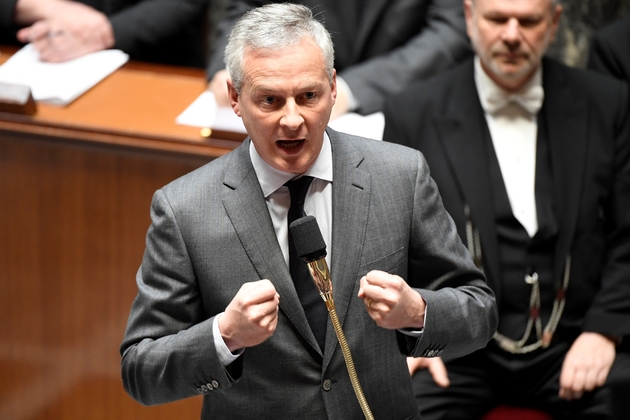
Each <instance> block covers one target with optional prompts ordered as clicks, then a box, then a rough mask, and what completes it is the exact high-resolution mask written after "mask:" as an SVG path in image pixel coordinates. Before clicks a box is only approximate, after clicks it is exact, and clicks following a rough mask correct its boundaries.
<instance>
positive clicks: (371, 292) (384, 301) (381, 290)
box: [359, 270, 426, 329]
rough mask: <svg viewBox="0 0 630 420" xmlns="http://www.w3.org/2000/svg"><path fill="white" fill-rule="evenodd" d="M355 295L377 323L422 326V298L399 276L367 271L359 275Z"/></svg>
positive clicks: (395, 326)
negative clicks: (360, 276) (359, 285)
mask: <svg viewBox="0 0 630 420" xmlns="http://www.w3.org/2000/svg"><path fill="white" fill-rule="evenodd" d="M359 298H361V299H363V303H365V307H366V309H367V312H368V314H369V315H370V317H371V318H372V319H373V320H374V321H376V324H377V325H378V326H379V327H382V328H388V329H401V328H417V329H420V328H422V327H424V311H425V308H426V304H425V302H424V299H423V298H422V296H420V293H418V292H417V291H415V290H414V289H412V288H411V287H410V286H409V285H408V284H407V282H406V281H404V280H403V279H402V278H401V277H400V276H396V275H393V274H389V273H386V272H384V271H379V270H372V271H370V272H369V273H367V275H365V276H363V278H361V287H360V289H359Z"/></svg>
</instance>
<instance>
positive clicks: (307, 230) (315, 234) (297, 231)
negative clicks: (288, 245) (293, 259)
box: [289, 216, 326, 263]
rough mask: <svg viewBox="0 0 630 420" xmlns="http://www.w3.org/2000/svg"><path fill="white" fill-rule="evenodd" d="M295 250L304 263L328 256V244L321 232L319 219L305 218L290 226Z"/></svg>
mask: <svg viewBox="0 0 630 420" xmlns="http://www.w3.org/2000/svg"><path fill="white" fill-rule="evenodd" d="M289 229H291V236H293V243H294V244H295V250H296V251H297V254H298V256H299V257H300V258H302V261H304V262H305V263H309V262H312V261H315V260H318V259H320V258H323V257H325V256H326V242H324V238H323V237H322V233H321V231H320V230H319V225H318V224H317V219H315V217H313V216H305V217H302V218H299V219H297V220H295V221H294V222H293V223H291V225H290V226H289Z"/></svg>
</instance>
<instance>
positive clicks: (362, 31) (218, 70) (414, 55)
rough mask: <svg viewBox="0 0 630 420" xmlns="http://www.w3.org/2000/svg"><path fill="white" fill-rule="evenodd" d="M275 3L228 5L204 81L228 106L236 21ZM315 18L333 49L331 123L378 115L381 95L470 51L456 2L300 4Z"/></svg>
mask: <svg viewBox="0 0 630 420" xmlns="http://www.w3.org/2000/svg"><path fill="white" fill-rule="evenodd" d="M278 2H279V1H277V0H233V1H231V2H230V4H229V6H228V8H227V11H226V14H225V17H224V20H223V22H222V23H221V25H220V26H219V31H218V37H217V42H216V43H215V46H214V53H213V54H212V56H211V57H210V64H209V66H208V78H210V79H211V81H210V88H211V90H212V92H214V94H215V96H216V98H217V101H218V102H219V104H223V105H227V104H228V98H227V93H226V92H227V89H226V83H225V79H226V77H227V71H226V70H224V69H225V63H224V61H223V50H224V49H225V44H226V42H227V35H228V34H229V33H230V30H231V29H232V26H234V23H235V22H236V21H237V20H238V18H240V17H241V16H243V14H244V13H245V12H246V11H248V10H250V9H252V8H254V7H258V6H262V5H264V4H268V3H278ZM295 3H300V4H304V5H306V6H308V7H310V8H311V9H313V13H315V14H316V15H317V17H318V18H320V19H321V20H322V21H323V23H324V24H325V25H326V28H327V29H328V31H329V32H330V33H331V34H332V38H333V41H334V44H335V68H336V70H337V71H338V77H337V100H336V102H335V106H334V107H333V112H332V118H334V117H336V116H339V115H342V114H343V113H345V112H347V111H355V112H358V113H360V114H364V115H365V114H371V113H374V112H377V111H380V110H381V109H382V107H383V102H384V100H385V97H386V96H387V95H389V94H392V93H395V92H399V91H401V90H403V89H404V88H405V87H406V86H408V85H409V84H410V83H412V82H414V81H418V80H423V79H426V78H428V77H429V76H432V75H434V74H437V73H439V72H440V71H443V70H445V69H447V68H449V67H451V66H453V65H454V64H455V63H457V62H459V61H462V60H463V59H465V58H466V57H468V56H469V55H471V53H472V50H471V49H470V43H469V42H468V38H467V37H466V25H465V23H464V13H463V8H462V2H461V0H344V1H339V0H300V1H296V2H295Z"/></svg>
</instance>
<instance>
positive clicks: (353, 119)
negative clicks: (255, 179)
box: [175, 91, 385, 140]
mask: <svg viewBox="0 0 630 420" xmlns="http://www.w3.org/2000/svg"><path fill="white" fill-rule="evenodd" d="M175 122H176V123H177V124H182V125H190V126H193V127H209V128H211V129H213V130H222V131H230V132H236V133H246V130H245V126H244V125H243V121H242V120H241V118H240V117H239V116H238V115H236V114H235V113H234V110H233V109H232V108H230V107H221V106H217V102H216V100H215V99H214V94H213V93H212V92H210V91H205V92H203V93H202V94H201V95H199V96H198V97H197V99H195V100H194V101H193V103H191V104H190V105H189V106H188V107H187V108H186V109H185V110H184V111H183V112H182V113H181V114H179V115H178V116H177V118H176V119H175ZM328 125H329V126H330V127H332V128H333V129H334V130H337V131H342V132H344V133H349V134H355V135H357V136H362V137H367V138H371V139H376V140H382V139H383V130H384V128H385V117H384V116H383V113H382V112H377V113H375V114H371V115H367V116H363V115H359V114H355V113H348V114H345V115H342V116H341V117H339V118H337V119H335V120H332V121H330V123H329V124H328Z"/></svg>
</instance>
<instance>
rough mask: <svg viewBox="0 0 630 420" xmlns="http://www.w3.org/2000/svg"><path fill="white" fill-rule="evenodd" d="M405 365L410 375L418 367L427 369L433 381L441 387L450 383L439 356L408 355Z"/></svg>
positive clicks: (445, 386)
mask: <svg viewBox="0 0 630 420" xmlns="http://www.w3.org/2000/svg"><path fill="white" fill-rule="evenodd" d="M407 367H408V368H409V374H410V375H411V376H413V374H414V373H415V372H416V371H417V370H419V369H429V373H430V374H431V377H432V378H433V381H435V383H436V384H437V385H438V386H440V387H442V388H448V386H449V385H450V384H451V382H450V381H449V380H448V374H447V372H446V366H445V365H444V362H443V361H442V358H441V357H408V358H407Z"/></svg>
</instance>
